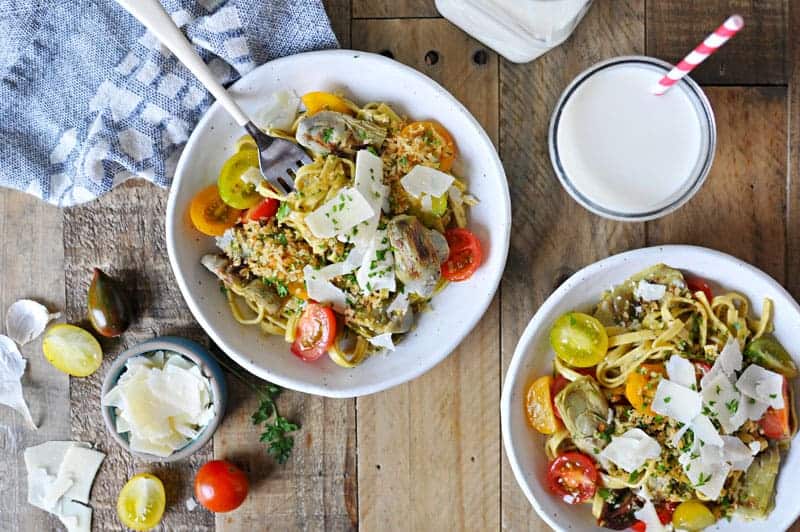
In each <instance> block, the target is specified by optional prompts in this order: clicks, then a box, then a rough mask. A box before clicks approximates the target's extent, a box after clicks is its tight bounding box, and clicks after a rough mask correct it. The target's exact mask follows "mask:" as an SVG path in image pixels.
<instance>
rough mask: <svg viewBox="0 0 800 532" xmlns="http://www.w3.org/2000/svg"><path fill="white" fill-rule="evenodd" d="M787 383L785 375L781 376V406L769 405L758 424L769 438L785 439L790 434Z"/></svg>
mask: <svg viewBox="0 0 800 532" xmlns="http://www.w3.org/2000/svg"><path fill="white" fill-rule="evenodd" d="M789 400H790V399H789V384H788V381H787V380H786V377H784V378H783V408H780V409H778V410H776V409H774V408H772V407H769V408H767V411H766V412H764V415H763V416H761V419H760V420H758V426H759V428H760V429H761V432H763V433H764V436H766V437H767V438H769V439H771V440H785V439H786V438H788V437H789V436H791V432H790V430H789Z"/></svg>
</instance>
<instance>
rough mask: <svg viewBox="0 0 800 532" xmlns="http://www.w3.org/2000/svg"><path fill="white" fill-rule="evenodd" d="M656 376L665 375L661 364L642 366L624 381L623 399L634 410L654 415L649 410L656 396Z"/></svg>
mask: <svg viewBox="0 0 800 532" xmlns="http://www.w3.org/2000/svg"><path fill="white" fill-rule="evenodd" d="M653 374H658V375H661V376H663V375H664V374H665V371H664V365H663V364H642V365H641V366H639V367H638V368H636V369H635V370H634V371H633V372H632V373H631V374H630V375H628V378H627V379H625V397H626V398H627V399H628V401H629V402H630V403H631V406H633V408H635V409H636V410H640V411H645V412H647V413H649V414H651V415H654V414H655V413H654V412H653V410H652V409H651V408H650V406H651V405H652V404H653V397H654V396H655V394H656V386H657V384H658V376H654V375H653Z"/></svg>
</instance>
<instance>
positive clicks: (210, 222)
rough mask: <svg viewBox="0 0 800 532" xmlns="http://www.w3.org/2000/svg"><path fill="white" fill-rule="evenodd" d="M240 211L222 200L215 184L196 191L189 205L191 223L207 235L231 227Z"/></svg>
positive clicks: (217, 233) (220, 232) (215, 233)
mask: <svg viewBox="0 0 800 532" xmlns="http://www.w3.org/2000/svg"><path fill="white" fill-rule="evenodd" d="M240 212H241V211H239V210H238V209H234V208H233V207H231V206H230V205H227V204H226V203H225V202H224V201H222V198H221V197H220V195H219V191H218V190H217V185H211V186H209V187H206V188H204V189H203V190H201V191H200V192H198V193H197V195H196V196H195V197H194V198H192V203H191V204H190V205H189V217H190V218H191V219H192V224H193V225H194V226H195V228H196V229H197V230H198V231H200V232H201V233H203V234H204V235H209V236H221V235H222V233H224V232H225V230H226V229H228V228H229V227H233V226H234V224H236V221H237V220H238V219H239V213H240Z"/></svg>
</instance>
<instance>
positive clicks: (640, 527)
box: [631, 521, 647, 532]
mask: <svg viewBox="0 0 800 532" xmlns="http://www.w3.org/2000/svg"><path fill="white" fill-rule="evenodd" d="M631 530H633V532H646V531H647V523H645V522H644V521H636V522H635V523H633V524H632V525H631Z"/></svg>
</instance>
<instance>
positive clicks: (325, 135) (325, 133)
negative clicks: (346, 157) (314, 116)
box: [322, 127, 333, 144]
mask: <svg viewBox="0 0 800 532" xmlns="http://www.w3.org/2000/svg"><path fill="white" fill-rule="evenodd" d="M331 139H333V128H332V127H326V128H325V129H323V130H322V141H323V142H324V143H325V144H329V143H330V142H331Z"/></svg>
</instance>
